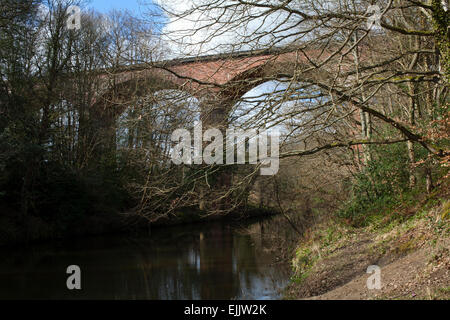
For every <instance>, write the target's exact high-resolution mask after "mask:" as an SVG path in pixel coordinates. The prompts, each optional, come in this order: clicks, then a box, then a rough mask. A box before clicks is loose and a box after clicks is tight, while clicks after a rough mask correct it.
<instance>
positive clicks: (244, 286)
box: [0, 223, 289, 299]
mask: <svg viewBox="0 0 450 320" xmlns="http://www.w3.org/2000/svg"><path fill="white" fill-rule="evenodd" d="M255 225H256V226H258V223H256V224H255ZM252 226H253V225H252ZM252 226H250V227H252ZM259 237H261V239H259V240H258V239H257V237H256V239H255V236H254V235H249V234H245V233H242V232H238V231H237V229H236V227H232V226H230V225H224V224H223V223H222V224H220V223H214V224H203V225H200V224H199V225H190V226H180V227H170V228H165V229H158V230H155V231H154V232H153V234H152V236H150V237H148V236H146V237H135V238H129V237H125V236H123V235H116V236H106V237H93V238H90V239H83V240H73V241H64V242H57V243H52V244H40V245H32V246H30V247H28V248H22V249H18V248H15V249H2V250H1V255H2V257H5V259H2V261H0V298H2V299H14V298H22V299H24V298H25V299H243V298H244V299H276V298H279V297H280V294H279V289H281V288H282V287H283V286H284V285H286V284H287V281H288V279H289V266H287V265H283V266H281V267H280V265H276V266H275V265H273V261H274V259H273V255H272V254H271V253H270V252H269V251H268V250H265V249H264V246H263V245H262V243H263V241H264V239H263V238H264V235H263V233H261V234H260V235H259ZM72 264H76V265H79V266H80V268H81V271H82V290H81V291H69V290H67V289H66V286H65V284H66V277H67V274H66V268H67V266H69V265H72Z"/></svg>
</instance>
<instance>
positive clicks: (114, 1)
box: [88, 0, 141, 13]
mask: <svg viewBox="0 0 450 320" xmlns="http://www.w3.org/2000/svg"><path fill="white" fill-rule="evenodd" d="M139 2H141V1H140V0H91V1H90V3H89V4H88V7H90V8H94V9H96V10H98V11H100V12H102V13H106V12H108V11H109V10H111V9H128V10H130V11H132V12H135V13H139V12H140V6H139Z"/></svg>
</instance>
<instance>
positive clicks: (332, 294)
mask: <svg viewBox="0 0 450 320" xmlns="http://www.w3.org/2000/svg"><path fill="white" fill-rule="evenodd" d="M429 255H430V248H424V249H419V250H417V251H415V252H413V253H411V254H409V255H407V256H405V257H403V258H400V259H398V260H396V261H394V262H392V263H390V264H387V265H385V266H380V268H381V289H379V290H378V289H371V290H369V289H368V288H367V279H368V278H369V277H370V276H371V275H370V274H367V273H363V274H361V275H359V276H357V277H355V278H354V279H353V280H351V281H350V282H348V283H346V284H344V285H342V286H340V287H338V288H336V289H334V290H331V291H329V292H327V293H325V294H322V295H319V296H315V297H312V298H309V299H320V300H330V299H332V300H340V299H351V300H359V299H383V298H390V299H414V298H416V297H417V298H418V299H427V298H428V299H432V298H436V297H437V295H438V296H439V297H441V298H442V295H445V294H447V295H448V292H441V291H439V288H445V287H447V288H448V286H449V285H450V281H449V279H450V265H449V261H448V257H447V259H446V260H447V261H442V263H440V264H438V265H436V266H434V267H435V268H431V269H430V270H427V268H428V267H429V263H428V262H429ZM427 271H431V272H427Z"/></svg>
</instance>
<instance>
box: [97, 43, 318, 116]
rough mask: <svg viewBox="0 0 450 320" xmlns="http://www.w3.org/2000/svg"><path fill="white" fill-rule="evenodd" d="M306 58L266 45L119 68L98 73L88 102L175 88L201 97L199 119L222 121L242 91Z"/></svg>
mask: <svg viewBox="0 0 450 320" xmlns="http://www.w3.org/2000/svg"><path fill="white" fill-rule="evenodd" d="M313 51H314V50H309V52H308V53H307V54H308V55H311V54H313V53H314V52H313ZM307 62H308V61H307V58H306V56H305V55H304V54H303V53H300V52H299V51H296V50H292V49H291V50H286V49H271V50H265V51H256V52H254V51H245V52H236V53H232V54H219V55H210V56H203V57H195V58H187V59H175V60H168V61H162V62H157V63H154V64H151V65H148V64H147V65H136V66H131V67H124V68H121V69H120V70H118V71H116V72H115V73H114V74H113V75H112V76H111V74H108V73H104V74H101V75H100V77H101V78H104V80H105V88H106V90H104V91H103V93H99V94H98V96H97V97H96V98H95V101H94V102H95V103H94V104H96V105H99V104H105V103H106V104H109V105H110V106H111V105H113V106H114V105H120V104H121V103H123V102H125V101H127V99H129V98H130V97H132V96H133V95H137V96H139V95H143V94H144V93H150V92H155V91H159V90H163V89H177V90H181V91H185V92H188V93H189V94H191V95H192V96H194V97H196V98H197V99H198V100H199V101H200V102H201V108H202V120H203V121H204V122H209V123H210V124H215V123H219V122H222V123H223V122H224V121H225V118H227V114H228V112H229V110H230V108H231V107H232V106H233V104H234V102H236V101H237V100H238V99H239V98H240V97H242V96H243V95H244V94H245V93H246V92H248V91H250V90H251V89H252V88H254V87H256V86H258V85H260V84H262V83H264V82H267V81H269V80H270V79H275V78H276V77H282V76H284V77H286V76H287V74H289V73H290V71H292V70H294V66H295V67H298V65H299V64H306V63H307ZM111 82H113V83H114V86H111V85H110V83H111ZM108 88H112V89H109V90H108Z"/></svg>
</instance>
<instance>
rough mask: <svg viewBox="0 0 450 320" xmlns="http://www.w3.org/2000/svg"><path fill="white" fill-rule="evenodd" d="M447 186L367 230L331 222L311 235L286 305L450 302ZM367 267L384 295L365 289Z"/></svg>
mask: <svg viewBox="0 0 450 320" xmlns="http://www.w3.org/2000/svg"><path fill="white" fill-rule="evenodd" d="M449 190H450V189H449V181H448V179H447V181H444V182H442V183H441V185H440V186H439V187H438V188H436V189H435V190H434V191H433V193H431V194H430V195H425V194H422V195H418V196H417V197H415V198H413V199H408V200H405V201H402V202H401V203H399V204H398V205H396V206H394V207H392V208H386V211H385V212H383V214H382V215H380V217H382V218H380V219H378V220H375V221H374V222H372V223H370V224H369V225H368V226H365V227H363V228H355V227H351V226H348V225H346V224H345V223H344V222H343V221H342V220H337V219H335V220H328V221H326V222H323V223H321V224H319V225H316V226H315V227H314V228H312V229H310V230H309V232H307V233H306V234H305V236H304V239H303V240H302V242H301V243H300V244H299V245H298V247H297V249H296V253H295V257H294V258H293V260H292V266H293V269H294V275H293V277H292V283H291V285H290V286H289V287H288V288H287V290H286V291H285V298H286V299H363V300H364V299H450V254H449V249H450V238H449V235H450V228H449V216H450V214H449V211H450V200H449V199H450V196H449ZM369 265H377V266H379V267H380V268H381V289H380V290H377V289H371V290H369V289H368V288H367V284H366V281H367V279H368V277H369V276H370V274H367V273H366V271H367V267H368V266H369Z"/></svg>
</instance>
